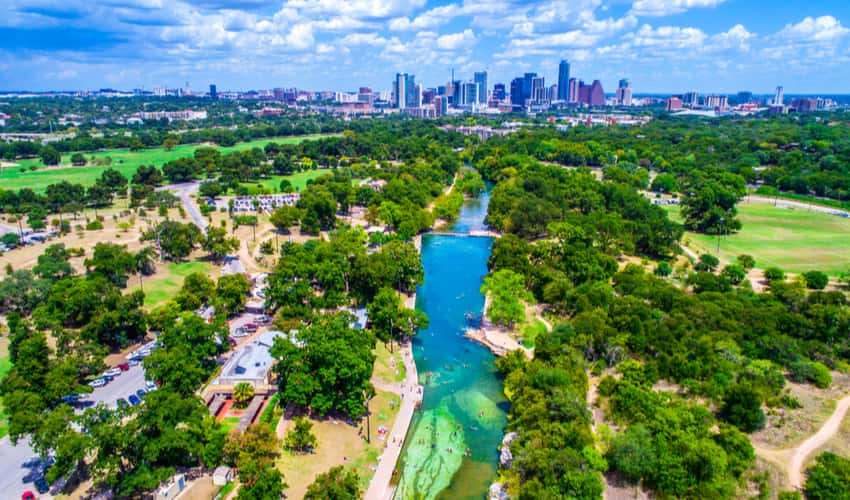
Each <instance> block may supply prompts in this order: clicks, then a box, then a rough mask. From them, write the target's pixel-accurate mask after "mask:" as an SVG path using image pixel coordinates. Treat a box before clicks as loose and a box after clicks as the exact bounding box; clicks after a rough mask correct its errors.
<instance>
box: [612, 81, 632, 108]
mask: <svg viewBox="0 0 850 500" xmlns="http://www.w3.org/2000/svg"><path fill="white" fill-rule="evenodd" d="M616 101H617V105H618V106H631V105H632V84H631V82H629V81H628V80H627V79H625V78H623V79H622V80H620V84H619V85H618V86H617V95H616Z"/></svg>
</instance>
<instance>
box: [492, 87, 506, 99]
mask: <svg viewBox="0 0 850 500" xmlns="http://www.w3.org/2000/svg"><path fill="white" fill-rule="evenodd" d="M505 96H506V93H505V84H504V83H497V84H496V85H493V99H494V100H496V101H504V100H505Z"/></svg>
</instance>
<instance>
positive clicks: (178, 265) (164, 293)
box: [127, 260, 215, 310]
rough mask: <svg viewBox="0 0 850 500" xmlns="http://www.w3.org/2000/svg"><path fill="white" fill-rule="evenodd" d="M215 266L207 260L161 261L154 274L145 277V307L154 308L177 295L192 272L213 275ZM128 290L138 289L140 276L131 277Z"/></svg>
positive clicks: (143, 287)
mask: <svg viewBox="0 0 850 500" xmlns="http://www.w3.org/2000/svg"><path fill="white" fill-rule="evenodd" d="M214 272H215V268H214V267H213V265H212V264H211V263H209V262H206V261H200V260H194V261H189V262H161V263H158V264H157V268H156V273H155V274H154V275H153V276H148V277H145V278H143V286H142V289H143V290H144V292H145V304H144V305H145V307H146V308H147V309H149V310H150V309H154V308H155V307H157V306H160V305H162V304H164V303H165V302H167V301H168V300H169V299H171V298H172V297H174V296H175V295H177V292H179V291H180V288H181V287H182V286H183V280H184V279H185V278H186V276H188V275H190V274H192V273H203V274H206V275H207V276H210V277H213V274H214ZM130 279H131V282H130V285H129V286H128V288H127V291H128V292H131V291H134V290H138V289H139V282H138V277H131V278H130Z"/></svg>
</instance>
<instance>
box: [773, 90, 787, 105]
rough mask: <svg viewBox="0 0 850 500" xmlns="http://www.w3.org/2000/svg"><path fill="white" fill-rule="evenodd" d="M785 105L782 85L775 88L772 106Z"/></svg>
mask: <svg viewBox="0 0 850 500" xmlns="http://www.w3.org/2000/svg"><path fill="white" fill-rule="evenodd" d="M784 103H785V93H784V90H783V88H782V85H780V86H778V87H776V97H774V98H773V105H774V106H782V105H783V104H784Z"/></svg>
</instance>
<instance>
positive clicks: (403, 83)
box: [393, 73, 407, 109]
mask: <svg viewBox="0 0 850 500" xmlns="http://www.w3.org/2000/svg"><path fill="white" fill-rule="evenodd" d="M406 87H407V73H396V75H395V81H393V105H394V106H395V107H396V108H398V109H404V108H406V107H407V101H406V99H407V88H406Z"/></svg>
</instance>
